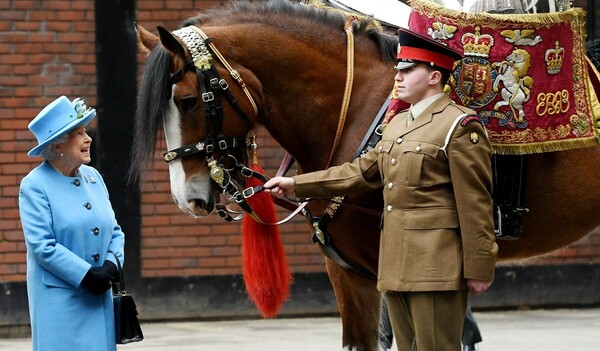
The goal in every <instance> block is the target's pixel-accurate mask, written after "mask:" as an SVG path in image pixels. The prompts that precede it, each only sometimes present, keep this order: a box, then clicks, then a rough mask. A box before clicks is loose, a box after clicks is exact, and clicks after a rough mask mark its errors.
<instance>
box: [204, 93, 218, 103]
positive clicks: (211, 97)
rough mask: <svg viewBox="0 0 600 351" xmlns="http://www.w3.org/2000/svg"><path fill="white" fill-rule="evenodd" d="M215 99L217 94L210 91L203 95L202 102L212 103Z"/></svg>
mask: <svg viewBox="0 0 600 351" xmlns="http://www.w3.org/2000/svg"><path fill="white" fill-rule="evenodd" d="M214 99H215V94H213V92H212V91H209V92H208V93H202V101H204V102H210V101H213V100H214Z"/></svg>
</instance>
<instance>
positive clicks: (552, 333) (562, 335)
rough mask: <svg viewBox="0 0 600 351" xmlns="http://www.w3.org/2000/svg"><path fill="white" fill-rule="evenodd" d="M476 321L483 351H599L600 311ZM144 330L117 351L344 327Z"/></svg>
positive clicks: (271, 338)
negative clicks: (136, 340)
mask: <svg viewBox="0 0 600 351" xmlns="http://www.w3.org/2000/svg"><path fill="white" fill-rule="evenodd" d="M475 318H476V319H477V321H478V323H479V327H480V329H481V332H482V334H483V339H484V341H483V343H481V344H480V345H479V349H480V350H481V351H599V350H600V308H592V309H557V310H529V311H495V312H475ZM142 328H143V331H144V334H145V337H146V338H145V340H143V341H142V342H139V343H135V344H129V345H119V346H118V351H150V350H152V351H192V350H194V351H197V350H202V351H234V350H235V351H239V350H244V351H259V350H260V351H272V350H277V351H331V350H341V334H342V332H341V322H340V319H339V318H335V317H324V318H294V319H270V320H243V321H216V322H215V321H212V322H171V323H145V324H142ZM0 350H6V351H27V350H31V340H30V339H4V340H0ZM394 350H395V347H394ZM73 351H79V350H73ZM81 351H84V350H81Z"/></svg>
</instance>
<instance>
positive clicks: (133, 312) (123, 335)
mask: <svg viewBox="0 0 600 351" xmlns="http://www.w3.org/2000/svg"><path fill="white" fill-rule="evenodd" d="M111 253H112V254H113V256H115V260H116V261H117V268H118V270H119V282H118V283H116V284H114V285H113V304H114V308H115V337H116V341H117V344H129V343H132V342H136V341H142V340H144V334H143V333H142V328H141V327H140V322H139V321H138V317H137V314H138V313H137V308H136V306H135V302H134V301H133V296H131V294H129V293H127V291H125V282H124V280H123V269H122V267H121V262H120V261H119V258H118V257H117V255H115V254H114V252H111Z"/></svg>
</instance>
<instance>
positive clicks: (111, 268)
mask: <svg viewBox="0 0 600 351" xmlns="http://www.w3.org/2000/svg"><path fill="white" fill-rule="evenodd" d="M100 269H101V270H102V271H103V272H105V273H106V274H108V275H109V276H110V281H111V282H113V283H118V282H119V271H118V270H117V266H116V265H115V264H114V263H112V262H111V261H109V260H106V261H104V264H103V265H102V267H100Z"/></svg>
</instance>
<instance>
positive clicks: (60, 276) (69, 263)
mask: <svg viewBox="0 0 600 351" xmlns="http://www.w3.org/2000/svg"><path fill="white" fill-rule="evenodd" d="M95 116H96V111H95V110H93V109H88V108H87V107H86V106H85V104H84V102H83V100H80V99H75V100H74V101H73V102H71V101H69V99H67V97H65V96H61V97H59V98H58V99H56V100H55V101H53V102H52V103H50V104H49V105H48V106H46V107H45V108H44V109H43V110H42V111H41V112H40V113H39V114H38V115H37V117H35V119H33V120H32V121H31V123H29V130H31V132H32V133H33V134H34V135H35V137H36V138H37V141H38V145H37V146H35V147H34V148H33V149H31V150H30V151H29V152H28V154H27V155H28V156H32V157H34V156H41V157H42V158H43V162H42V163H41V164H40V165H39V166H37V167H36V168H35V169H33V170H32V171H31V172H30V173H29V174H28V175H27V176H26V177H25V178H23V180H22V181H21V187H20V191H19V211H20V215H21V223H22V225H23V232H24V235H25V242H26V244H27V293H28V297H29V313H30V318H31V332H32V339H33V350H43V351H52V350H86V351H92V350H95V351H105V350H113V351H114V350H116V342H115V326H114V312H113V302H112V292H111V290H110V287H111V281H118V274H117V268H116V260H115V255H116V256H117V257H119V260H120V261H121V262H123V247H124V235H123V232H122V231H121V227H120V226H119V225H118V224H117V220H116V219H115V214H114V212H113V209H112V206H111V203H110V201H109V199H108V191H107V189H106V185H105V184H104V181H103V180H102V177H101V176H100V173H98V171H97V170H96V169H94V168H92V167H89V166H86V164H87V163H89V162H90V160H91V158H90V145H91V142H92V139H91V138H90V136H89V135H88V134H87V133H86V129H85V126H86V125H87V124H88V123H89V122H90V121H91V120H92V119H93V118H94V117H95ZM113 254H114V255H113Z"/></svg>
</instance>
